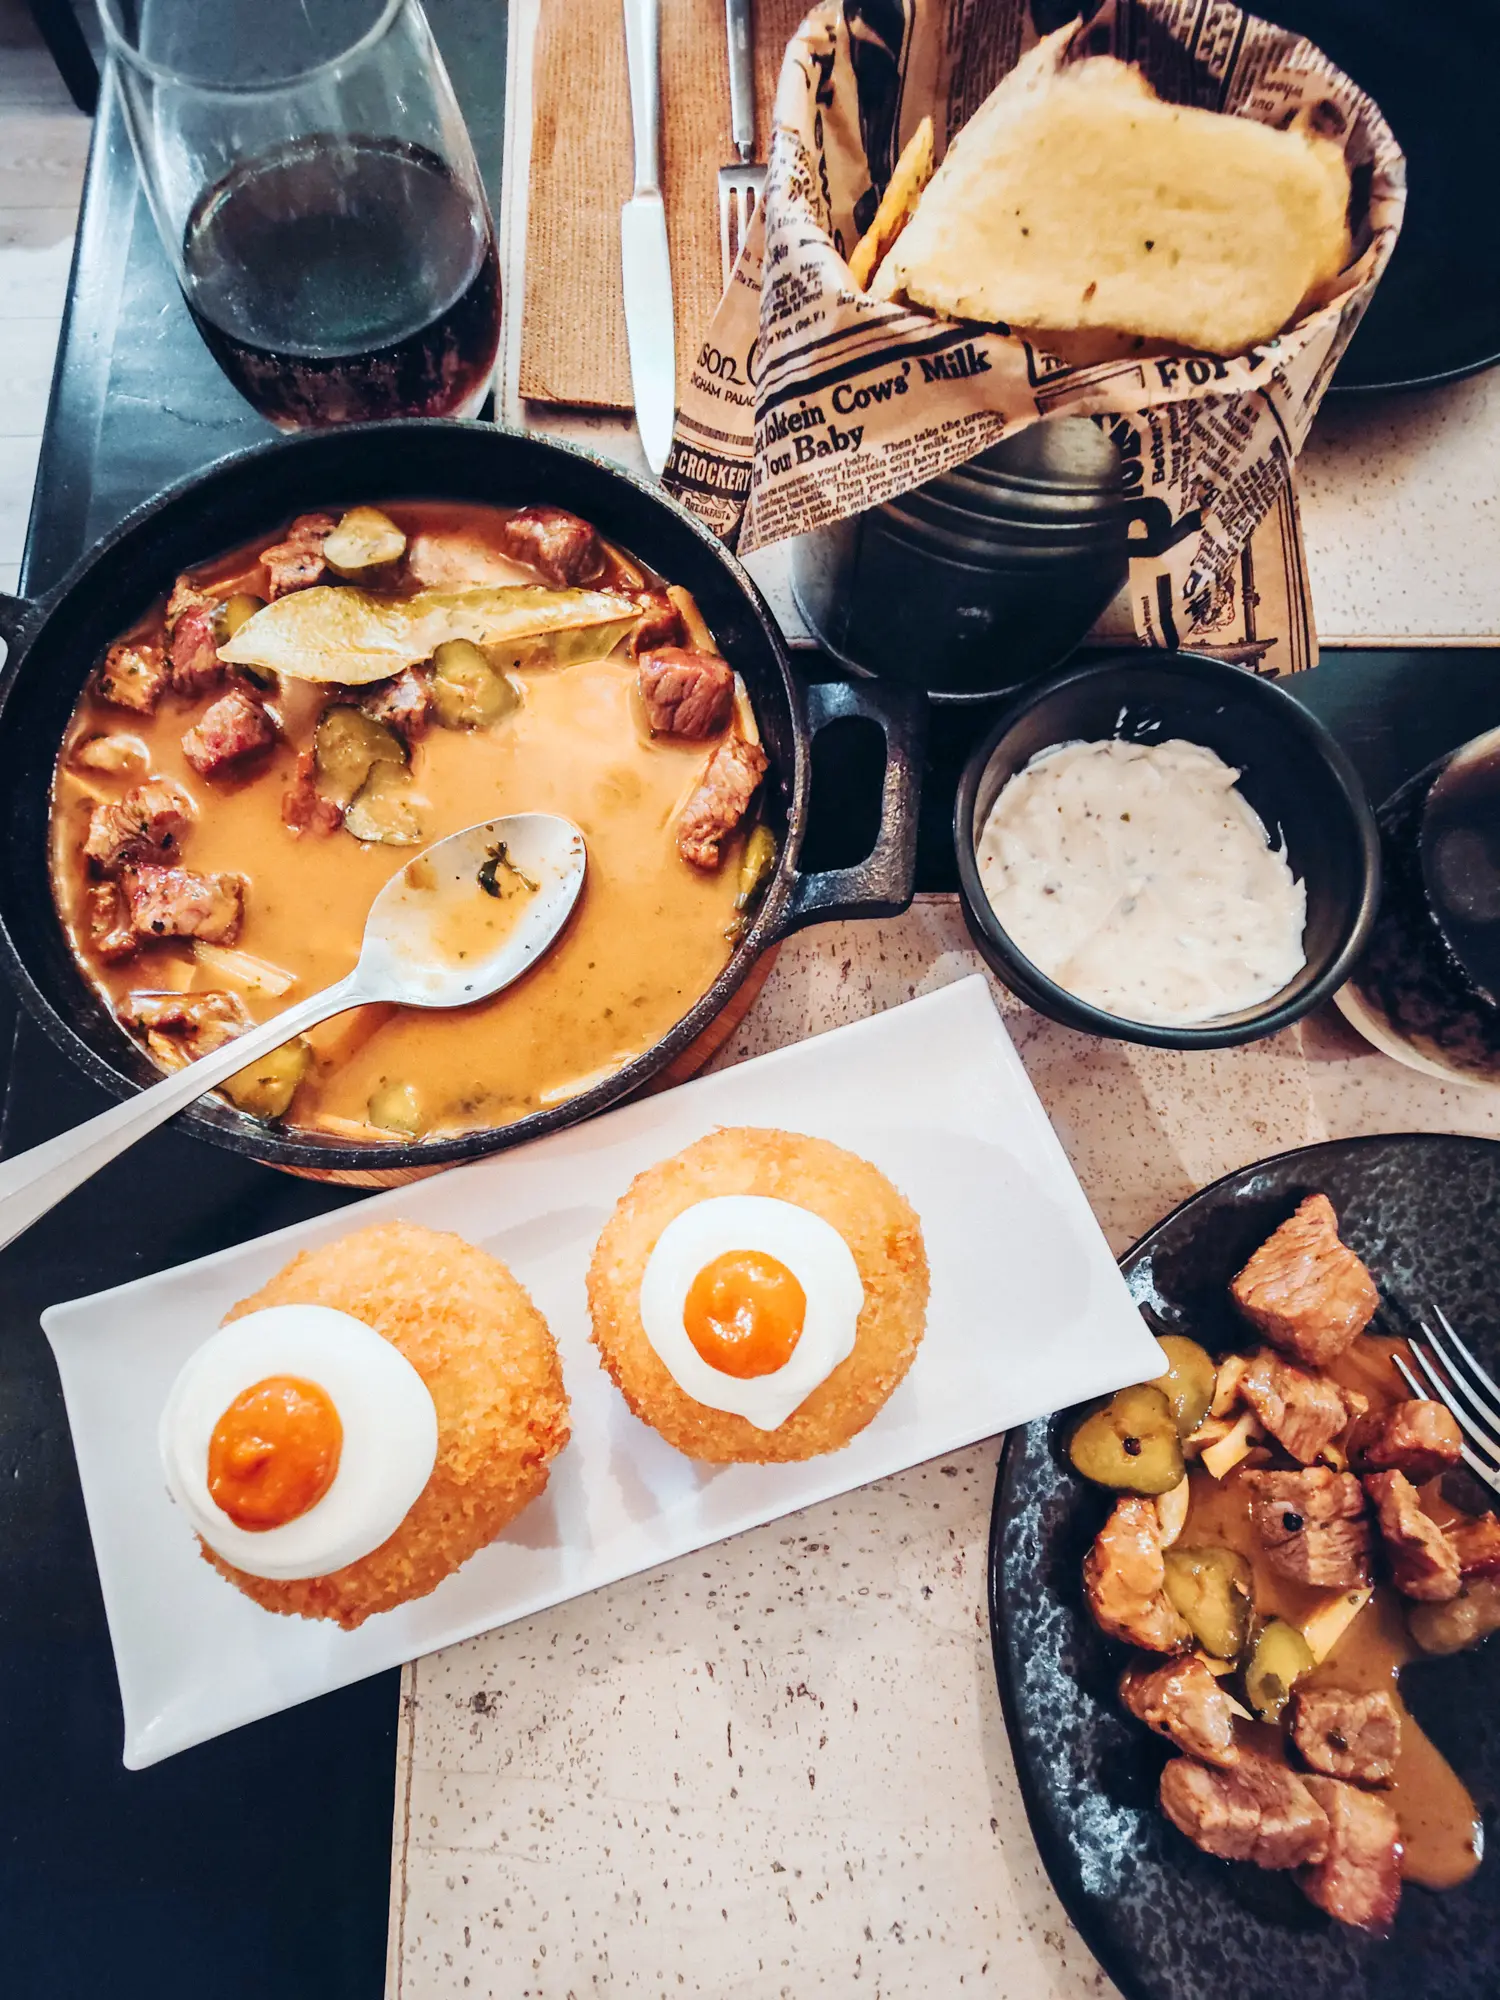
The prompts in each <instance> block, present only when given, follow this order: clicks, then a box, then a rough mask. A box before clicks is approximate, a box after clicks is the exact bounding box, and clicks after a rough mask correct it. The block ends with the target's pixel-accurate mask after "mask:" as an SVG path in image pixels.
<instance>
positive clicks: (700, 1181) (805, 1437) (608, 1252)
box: [588, 1127, 927, 1463]
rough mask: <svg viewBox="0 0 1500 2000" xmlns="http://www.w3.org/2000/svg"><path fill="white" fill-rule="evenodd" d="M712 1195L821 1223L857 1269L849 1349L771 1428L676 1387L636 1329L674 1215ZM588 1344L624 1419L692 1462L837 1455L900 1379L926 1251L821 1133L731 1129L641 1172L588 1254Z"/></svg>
mask: <svg viewBox="0 0 1500 2000" xmlns="http://www.w3.org/2000/svg"><path fill="white" fill-rule="evenodd" d="M721 1195H761V1196H769V1197H771V1198H772V1199H774V1200H777V1201H781V1202H788V1203H791V1204H793V1205H794V1206H796V1207H799V1208H803V1209H806V1210H809V1211H810V1212H811V1213H812V1214H813V1215H815V1216H819V1217H821V1218H822V1219H823V1220H824V1221H825V1222H827V1223H828V1224H829V1225H830V1226H831V1227H832V1228H833V1229H834V1230H836V1231H837V1232H838V1234H839V1235H840V1236H841V1237H842V1238H843V1240H844V1242H845V1243H846V1244H847V1245H848V1248H849V1250H850V1251H851V1252H852V1254H853V1257H854V1261H855V1263H856V1265H857V1266H858V1270H859V1276H860V1280H861V1282H862V1284H863V1286H864V1304H863V1307H862V1308H861V1309H860V1311H859V1316H858V1320H857V1324H856V1328H855V1335H854V1349H853V1352H852V1353H850V1354H849V1355H848V1357H847V1359H845V1360H842V1361H840V1362H838V1363H837V1365H836V1366H835V1367H834V1368H833V1369H832V1371H831V1372H830V1373H829V1374H828V1375H827V1376H826V1378H825V1379H824V1380H823V1381H821V1382H820V1383H819V1384H818V1385H817V1387H815V1388H814V1389H813V1390H812V1391H811V1393H810V1394H809V1395H808V1396H807V1397H806V1399H805V1400H804V1401H803V1402H802V1403H801V1404H800V1405H799V1406H798V1407H797V1408H796V1409H795V1410H794V1411H793V1412H792V1414H791V1415H790V1416H789V1417H787V1418H786V1419H785V1421H784V1422H782V1423H780V1424H779V1425H777V1427H776V1428H775V1429H774V1430H764V1429H761V1428H759V1427H758V1426H757V1425H755V1424H753V1423H751V1422H750V1421H749V1420H748V1418H746V1417H744V1416H739V1415H735V1414H732V1413H731V1412H729V1411H726V1410H719V1409H713V1408H711V1407H709V1406H708V1405H707V1404H705V1403H701V1402H699V1401H697V1400H696V1399H695V1398H694V1397H692V1396H690V1395H688V1394H687V1392H686V1391H685V1390H684V1389H683V1388H682V1387H681V1386H680V1385H679V1383H678V1382H677V1380H676V1379H675V1378H674V1376H673V1375H672V1374H671V1372H670V1371H669V1370H668V1368H667V1366H666V1364H665V1363H664V1362H663V1360H662V1359H661V1357H660V1355H659V1354H658V1353H657V1351H656V1349H655V1348H654V1347H653V1345H652V1344H651V1341H650V1339H649V1338H648V1336H647V1333H646V1330H645V1326H644V1325H643V1323H642V1317H641V1306H640V1294H641V1281H642V1278H643V1276H644V1274H645V1271H646V1267H647V1264H648V1262H649V1260H650V1257H651V1253H652V1251H653V1249H654V1247H655V1245H656V1243H657V1240H658V1238H659V1237H660V1236H661V1234H662V1231H663V1230H664V1229H665V1228H666V1226H667V1224H668V1223H670V1222H671V1221H672V1220H673V1219H674V1217H677V1216H679V1215H682V1214H683V1213H684V1211H686V1210H688V1209H691V1208H693V1207H694V1206H695V1204H697V1203H700V1202H704V1201H708V1200H712V1199H713V1198H714V1197H716V1196H721ZM588 1296H589V1310H590V1313H591V1315H592V1319H593V1340H594V1343H595V1345H596V1346H597V1347H598V1349H599V1354H600V1358H601V1360H602V1361H603V1364H604V1366H605V1367H606V1368H607V1369H608V1371H609V1373H610V1374H611V1376H613V1378H614V1380H615V1382H616V1384H617V1385H618V1386H619V1389H620V1391H621V1393H622V1394H623V1396H624V1398H625V1400H626V1402H627V1403H628V1404H629V1405H630V1407H631V1409H632V1410H633V1411H634V1412H635V1414H636V1415H637V1416H638V1417H640V1418H642V1419H643V1420H644V1421H645V1422H646V1423H648V1424H650V1425H652V1426H653V1428H654V1429H656V1430H657V1431H659V1432H660V1433H661V1435H662V1436H663V1437H664V1438H665V1439H666V1440H667V1442H668V1443H669V1444H672V1445H675V1446H676V1448H677V1449H678V1450H679V1451H681V1452H685V1453H686V1454H687V1455H688V1456H689V1457H690V1458H698V1459H707V1460H710V1461H713V1462H720V1463H722V1462H730V1461H737V1460H739V1461H748V1462H752V1463H754V1462H782V1461H787V1460H793V1459H805V1458H815V1457H817V1456H818V1455H819V1454H820V1453H823V1452H828V1451H837V1450H838V1449H839V1448H840V1446H842V1445H845V1444H847V1443H848V1442H849V1440H850V1439H851V1438H852V1437H854V1436H855V1434H856V1433H857V1432H859V1431H861V1430H863V1429H864V1427H865V1425H866V1424H868V1423H869V1422H870V1420H871V1419H872V1418H873V1417H874V1416H875V1415H876V1414H877V1413H878V1412H879V1411H880V1409H881V1408H882V1407H883V1406H884V1404H885V1403H886V1401H887V1400H888V1398H889V1397H890V1395H891V1392H892V1391H893V1390H894V1389H895V1387H896V1385H897V1384H898V1383H899V1382H900V1381H901V1379H902V1377H903V1376H904V1375H905V1374H906V1371H907V1369H908V1368H909V1367H910V1366H911V1364H912V1359H913V1357H914V1356H915V1354H916V1351H917V1346H918V1344H919V1342H920V1341H921V1338H922V1333H923V1329H924V1327H925V1324H926V1311H927V1256H926V1251H925V1250H924V1248H923V1243H922V1229H921V1224H920V1222H919V1221H918V1218H917V1215H916V1213H915V1211H914V1210H913V1209H912V1207H911V1204H910V1203H909V1202H908V1201H907V1200H906V1199H905V1197H904V1196H902V1195H901V1194H900V1193H899V1192H898V1191H897V1189H896V1188H894V1187H893V1186H892V1185H891V1183H890V1182H889V1181H888V1180H887V1179H886V1177H885V1175H884V1174H882V1173H881V1172H880V1171H879V1169H878V1168H876V1167H873V1166H871V1165H870V1163H869V1161H867V1160H862V1159H860V1158H858V1157H857V1156H856V1155H855V1154H853V1153H848V1152H845V1151H844V1150H843V1148H842V1147H839V1146H835V1145H832V1144H831V1143H830V1142H829V1141H828V1140H826V1139H813V1138H807V1137H805V1136H803V1135H801V1134H799V1133H795V1132H778V1131H769V1130H766V1131H762V1130H757V1129H753V1128H744V1127H741V1128H733V1129H726V1130H722V1131H718V1132H713V1133H710V1134H709V1136H708V1137H707V1138H705V1139H700V1140H699V1141H698V1143H697V1144H696V1145H693V1146H689V1147H688V1148H687V1150H686V1151H685V1152H682V1153H679V1154H677V1155H676V1157H675V1158H673V1159H670V1160H664V1161H662V1162H661V1163H660V1164H659V1165H658V1166H654V1167H651V1168H648V1170H647V1171H646V1172H645V1173H643V1174H641V1175H639V1176H638V1177H637V1179H636V1180H635V1181H634V1182H633V1183H632V1185H631V1186H630V1188H629V1189H628V1190H627V1191H626V1193H625V1194H624V1195H623V1196H622V1198H621V1199H620V1201H619V1203H618V1204H617V1205H616V1207H615V1211H614V1213H613V1215H612V1216H611V1217H610V1219H609V1222H608V1223H607V1224H606V1226H605V1229H604V1233H603V1235H602V1236H601V1237H600V1238H599V1242H598V1245H597V1247H596V1249H595V1251H594V1257H593V1262H592V1264H591V1265H590V1268H589V1278H588Z"/></svg>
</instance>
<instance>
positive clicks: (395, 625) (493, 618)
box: [219, 583, 639, 687]
mask: <svg viewBox="0 0 1500 2000" xmlns="http://www.w3.org/2000/svg"><path fill="white" fill-rule="evenodd" d="M638 615H639V607H638V606H637V605H636V604H635V603H634V602H633V601H632V600H631V599H630V598H628V597H622V596H621V595H620V594H619V593H618V592H616V591H610V590H549V589H547V588H546V587H545V586H544V585H541V584H529V583H528V584H509V585H506V584H487V585H481V586H478V587H476V588H473V589H469V590H419V591H418V592H417V593H416V595H415V596H413V597H380V596H377V595H375V593H374V592H372V591H368V590H358V589H355V588H353V587H352V586H349V585H342V586H340V585H333V584H315V585H313V587H312V588H311V589H310V590H294V591H290V592H288V594H287V595H286V596H285V597H278V598H277V599H276V600H275V601H274V602H273V603H271V604H268V605H266V606H265V608H264V610H261V611H257V612H256V613H255V615H254V617H252V618H247V619H246V620H245V622H244V624H243V625H241V626H240V628H239V630H238V631H237V632H236V633H235V635H234V637H233V638H232V639H229V640H227V641H226V643H225V644H224V645H222V646H221V647H220V648H219V658H220V659H221V660H224V661H227V662H228V664H229V665H231V666H236V667H261V668H265V669H267V670H269V671H270V672H272V673H278V674H287V675H289V676H290V677H291V678H292V679H293V680H301V681H333V682H341V683H342V684H343V685H344V686H346V687H364V686H366V685H368V684H369V683H370V682H371V681H383V680H386V679H388V678H389V677H390V676H391V675H392V674H399V673H401V672H402V671H403V670H404V669H405V668H407V667H414V666H417V665H419V664H420V663H421V662H422V661H423V660H428V659H431V657H432V654H433V652H434V650H435V649H436V648H437V647H438V646H440V645H441V644H442V643H443V641H444V640H445V639H468V640H470V641H472V643H473V644H474V645H476V646H508V645H511V644H512V643H517V644H519V643H520V642H522V641H524V640H527V639H536V638H540V637H542V636H544V635H546V634H549V633H560V632H570V631H581V630H584V629H586V628H588V627H592V626H601V625H612V624H618V625H621V626H622V627H624V628H628V626H629V625H630V624H631V623H632V622H633V621H634V620H635V618H636V617H637V616H638Z"/></svg>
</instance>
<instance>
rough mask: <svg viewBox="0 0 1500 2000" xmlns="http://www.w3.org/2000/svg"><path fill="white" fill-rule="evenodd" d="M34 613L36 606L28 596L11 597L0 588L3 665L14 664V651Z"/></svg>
mask: <svg viewBox="0 0 1500 2000" xmlns="http://www.w3.org/2000/svg"><path fill="white" fill-rule="evenodd" d="M36 613H37V607H36V606H35V605H34V604H33V603H32V602H31V600H30V599H29V598H25V597H12V596H11V595H10V594H9V592H8V591H4V590H0V642H3V643H4V646H5V662H4V665H5V666H7V667H11V666H14V665H15V660H16V653H17V651H18V650H19V648H20V647H21V645H22V644H23V642H24V641H25V639H26V637H27V634H28V631H29V629H30V626H31V623H32V620H33V619H34V618H35V617H36ZM0 671H3V669H0Z"/></svg>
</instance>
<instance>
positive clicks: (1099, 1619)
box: [1083, 1498, 1193, 1653]
mask: <svg viewBox="0 0 1500 2000" xmlns="http://www.w3.org/2000/svg"><path fill="white" fill-rule="evenodd" d="M1166 1581H1167V1571H1166V1565H1165V1564H1164V1563H1163V1561H1162V1554H1161V1516H1160V1515H1159V1514H1158V1513H1157V1511H1156V1506H1155V1503H1154V1502H1153V1501H1150V1500H1141V1499H1133V1498H1132V1499H1124V1500H1117V1501H1116V1502H1115V1505H1114V1511H1113V1513H1111V1515H1110V1517H1109V1519H1108V1520H1107V1521H1106V1522H1105V1524H1104V1526H1103V1527H1102V1528H1101V1529H1100V1530H1099V1533H1098V1535H1097V1536H1096V1537H1095V1540H1094V1546H1093V1547H1092V1548H1091V1549H1090V1550H1089V1552H1088V1554H1087V1555H1086V1556H1085V1557H1084V1559H1083V1588H1084V1594H1085V1596H1086V1597H1087V1598H1088V1602H1089V1609H1090V1611H1092V1612H1093V1614H1094V1621H1095V1623H1096V1624H1097V1625H1098V1627H1099V1629H1100V1630H1101V1631H1102V1632H1107V1633H1108V1634H1109V1636H1110V1638H1112V1639H1123V1640H1125V1642H1126V1644H1127V1645H1131V1646H1139V1647H1140V1649H1141V1651H1142V1652H1143V1653H1181V1652H1185V1651H1186V1650H1187V1648H1188V1647H1189V1646H1190V1645H1191V1644H1192V1642H1193V1635H1192V1632H1191V1631H1190V1630H1189V1629H1188V1624H1187V1620H1186V1619H1185V1618H1183V1616H1182V1615H1181V1613H1180V1612H1179V1611H1177V1610H1176V1608H1175V1607H1174V1606H1173V1604H1172V1601H1171V1599H1170V1598H1169V1597H1168V1596H1167V1591H1166Z"/></svg>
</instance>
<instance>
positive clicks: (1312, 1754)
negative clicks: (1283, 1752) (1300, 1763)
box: [1292, 1687, 1401, 1785]
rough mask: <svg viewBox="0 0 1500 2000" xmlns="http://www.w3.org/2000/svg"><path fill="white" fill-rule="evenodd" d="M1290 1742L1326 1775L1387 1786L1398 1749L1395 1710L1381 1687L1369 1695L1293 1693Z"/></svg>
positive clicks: (1324, 1690) (1398, 1722)
mask: <svg viewBox="0 0 1500 2000" xmlns="http://www.w3.org/2000/svg"><path fill="white" fill-rule="evenodd" d="M1292 1741H1293V1742H1294V1743H1295V1744H1296V1746H1297V1748H1298V1749H1299V1750H1300V1751H1301V1752H1302V1756H1303V1759H1304V1761H1305V1762H1307V1763H1308V1764H1310V1765H1311V1766H1312V1768H1313V1769H1314V1770H1315V1771H1321V1772H1323V1773H1324V1775H1325V1776H1327V1777H1330V1778H1344V1779H1346V1780H1347V1781H1348V1782H1349V1783H1350V1784H1355V1785H1388V1784H1389V1783H1390V1782H1391V1780H1392V1779H1393V1778H1394V1777H1395V1775H1396V1758H1397V1756H1398V1755H1399V1753H1400V1750H1401V1711H1400V1710H1399V1709H1398V1708H1397V1706H1396V1704H1395V1702H1394V1701H1392V1699H1391V1697H1390V1695H1389V1694H1387V1693H1386V1691H1385V1689H1384V1688H1375V1689H1373V1690H1372V1691H1371V1692H1370V1693H1369V1694H1352V1693H1349V1692H1347V1691H1346V1690H1345V1689H1343V1688H1324V1687H1319V1688H1303V1689H1299V1690H1298V1692H1296V1693H1295V1694H1294V1695H1293V1696H1292Z"/></svg>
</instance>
